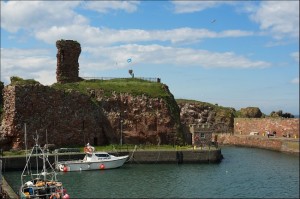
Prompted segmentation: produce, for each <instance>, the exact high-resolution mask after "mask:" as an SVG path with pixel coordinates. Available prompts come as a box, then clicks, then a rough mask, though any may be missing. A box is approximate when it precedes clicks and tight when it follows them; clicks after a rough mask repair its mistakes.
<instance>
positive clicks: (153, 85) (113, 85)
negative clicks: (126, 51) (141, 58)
mask: <svg viewBox="0 0 300 199" xmlns="http://www.w3.org/2000/svg"><path fill="white" fill-rule="evenodd" d="M51 87H52V88H55V89H60V90H68V89H72V90H77V91H79V92H81V93H83V94H87V93H88V91H89V89H98V90H103V92H104V95H105V96H106V97H110V96H111V95H112V92H113V91H115V92H117V93H129V94H132V95H133V96H137V95H142V94H144V95H147V96H149V97H153V98H155V97H168V96H169V95H170V94H169V93H167V92H166V91H165V90H164V89H163V84H161V83H157V82H151V81H146V80H141V79H137V78H118V79H111V80H84V81H80V82H76V83H65V84H60V83H55V84H53V85H52V86H51Z"/></svg>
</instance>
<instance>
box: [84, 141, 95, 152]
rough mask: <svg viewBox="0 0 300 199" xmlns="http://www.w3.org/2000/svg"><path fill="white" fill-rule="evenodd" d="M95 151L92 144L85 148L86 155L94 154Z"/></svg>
mask: <svg viewBox="0 0 300 199" xmlns="http://www.w3.org/2000/svg"><path fill="white" fill-rule="evenodd" d="M94 151H95V147H93V146H91V145H90V143H87V145H86V147H84V152H85V153H93V152H94Z"/></svg>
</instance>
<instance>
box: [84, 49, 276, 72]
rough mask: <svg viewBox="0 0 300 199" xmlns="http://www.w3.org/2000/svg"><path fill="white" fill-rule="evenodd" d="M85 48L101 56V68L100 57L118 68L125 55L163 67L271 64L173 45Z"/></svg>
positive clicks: (264, 65)
mask: <svg viewBox="0 0 300 199" xmlns="http://www.w3.org/2000/svg"><path fill="white" fill-rule="evenodd" d="M86 50H87V52H88V53H89V54H91V56H92V57H100V58H99V60H98V66H99V65H102V66H103V67H104V65H103V63H101V61H100V60H107V61H108V62H109V64H110V65H112V63H118V67H126V66H127V62H126V60H127V59H128V57H131V58H132V60H133V63H134V64H137V65H138V64H141V63H142V64H151V65H154V64H160V65H166V66H170V65H178V66H183V67H186V66H198V67H205V68H211V67H220V68H226V67H229V68H264V67H269V66H270V63H267V62H263V61H251V60H249V59H247V58H245V57H243V56H239V55H236V54H234V53H231V52H225V53H217V52H210V51H206V50H194V49H186V48H172V47H165V46H160V45H147V46H145V45H123V46H119V47H107V48H104V47H95V48H87V49H86ZM104 58H105V59H104ZM94 61H95V60H94ZM104 64H108V63H104ZM88 65H89V64H88ZM112 67H115V66H112Z"/></svg>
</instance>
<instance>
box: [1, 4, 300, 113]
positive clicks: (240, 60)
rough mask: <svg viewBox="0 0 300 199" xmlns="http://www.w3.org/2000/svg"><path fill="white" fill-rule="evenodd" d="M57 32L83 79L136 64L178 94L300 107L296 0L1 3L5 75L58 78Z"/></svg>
mask: <svg viewBox="0 0 300 199" xmlns="http://www.w3.org/2000/svg"><path fill="white" fill-rule="evenodd" d="M60 39H65V40H67V39H70V40H76V41H78V42H79V43H80V44H81V49H82V52H81V54H80V57H79V67H80V71H79V76H80V77H128V78H129V77H131V76H130V74H129V73H128V71H129V70H130V69H132V70H133V73H134V75H135V77H145V78H161V81H162V83H164V84H166V85H168V87H169V89H170V91H171V92H172V94H173V95H174V97H175V98H176V99H191V100H197V101H202V102H209V103H212V104H218V105H220V106H225V107H232V108H235V109H236V110H240V109H241V108H246V107H259V108H260V110H261V111H262V112H263V113H265V114H270V113H271V112H272V111H279V110H282V111H283V112H288V113H292V114H294V115H299V1H149V0H148V1H120V0H119V1H1V81H2V82H4V84H5V85H7V84H9V83H10V77H11V76H19V77H22V78H24V79H35V80H37V81H39V82H40V83H42V84H43V85H51V84H53V83H55V82H56V53H57V48H56V46H55V42H56V41H57V40H60ZM128 59H131V62H128V61H127V60H128Z"/></svg>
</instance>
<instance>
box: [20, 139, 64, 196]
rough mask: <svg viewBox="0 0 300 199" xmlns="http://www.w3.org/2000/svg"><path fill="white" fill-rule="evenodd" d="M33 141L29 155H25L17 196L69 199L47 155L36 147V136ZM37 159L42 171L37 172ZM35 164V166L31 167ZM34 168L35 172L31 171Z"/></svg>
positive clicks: (38, 146)
mask: <svg viewBox="0 0 300 199" xmlns="http://www.w3.org/2000/svg"><path fill="white" fill-rule="evenodd" d="M34 139H35V145H34V146H33V148H32V150H31V152H30V154H29V155H28V156H27V154H26V165H25V167H24V170H23V172H22V175H21V187H20V190H19V196H20V198H21V199H25V198H34V199H42V198H43V199H69V198H70V196H69V195H68V194H67V193H66V189H65V188H64V187H63V184H62V182H61V181H58V180H57V177H56V175H57V173H56V172H55V169H54V167H53V166H52V165H51V163H50V162H49V159H48V154H46V153H45V150H44V149H42V148H41V147H40V145H38V136H37V137H36V138H34ZM39 159H42V162H43V163H42V169H41V171H39V163H40V161H39ZM32 162H35V163H36V165H35V166H34V165H32ZM31 167H34V168H35V169H36V171H35V172H34V171H32V170H31Z"/></svg>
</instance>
